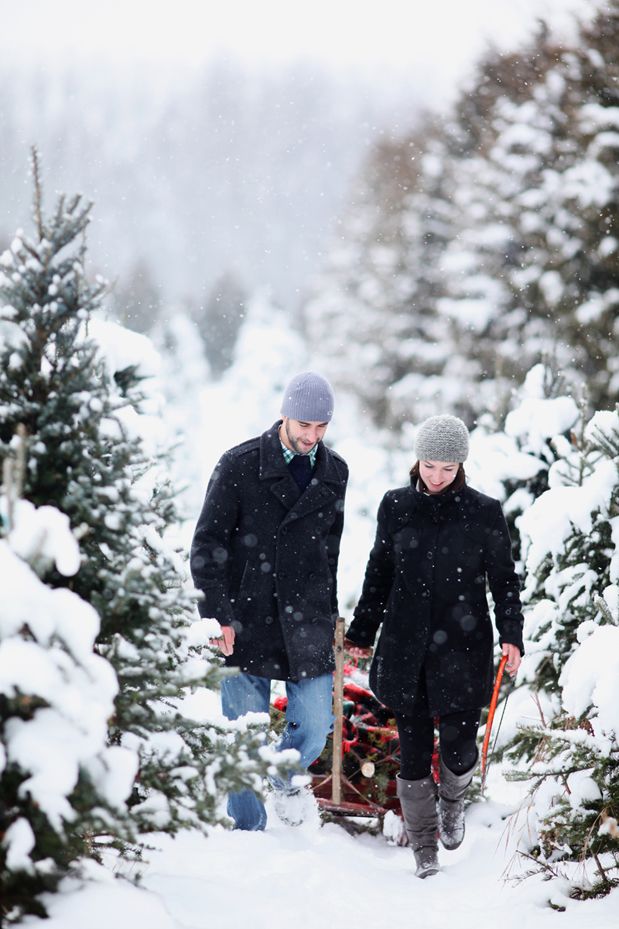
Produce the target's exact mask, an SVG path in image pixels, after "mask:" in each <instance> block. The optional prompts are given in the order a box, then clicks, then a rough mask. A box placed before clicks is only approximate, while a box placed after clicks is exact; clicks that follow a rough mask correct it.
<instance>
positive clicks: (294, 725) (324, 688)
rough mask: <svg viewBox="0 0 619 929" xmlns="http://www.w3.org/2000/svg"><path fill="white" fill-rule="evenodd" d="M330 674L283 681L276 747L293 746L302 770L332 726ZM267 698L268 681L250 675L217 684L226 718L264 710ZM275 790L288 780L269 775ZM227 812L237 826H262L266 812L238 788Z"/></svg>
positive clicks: (284, 787)
mask: <svg viewBox="0 0 619 929" xmlns="http://www.w3.org/2000/svg"><path fill="white" fill-rule="evenodd" d="M332 687H333V675H332V674H322V675H321V676H320V677H313V678H309V679H307V680H303V681H286V695H287V697H288V705H287V707H286V728H285V729H284V732H283V734H282V737H281V739H280V740H279V743H278V746H277V748H278V750H279V751H282V750H283V749H286V748H295V749H296V750H297V751H298V752H299V755H300V756H301V757H300V760H299V767H300V769H302V770H305V769H306V768H307V767H308V766H309V765H310V764H311V763H312V761H314V760H315V759H316V758H318V756H319V755H320V753H321V752H322V750H323V748H324V747H325V742H326V741H327V735H328V734H329V731H330V730H331V727H332V725H333V711H332V696H331V695H332ZM270 700H271V680H270V678H268V677H257V676H256V675H254V674H245V673H244V672H241V673H240V674H235V675H234V676H233V677H226V678H224V680H223V681H222V684H221V708H222V710H223V714H224V716H225V717H226V718H227V719H238V718H239V716H245V714H246V713H268V712H269V704H270ZM272 783H273V785H274V786H275V787H276V789H279V790H287V789H290V784H289V782H288V783H286V782H284V781H282V780H280V779H276V778H273V779H272ZM228 815H229V816H230V817H231V818H232V819H233V820H234V823H235V826H236V828H237V829H245V830H248V831H256V830H261V829H264V827H265V826H266V821H267V815H266V810H265V808H264V804H263V803H262V801H261V800H260V799H259V798H258V797H257V796H256V795H255V793H254V792H253V791H252V790H241V791H238V792H237V793H233V794H230V796H229V797H228Z"/></svg>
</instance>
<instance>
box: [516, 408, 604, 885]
mask: <svg viewBox="0 0 619 929" xmlns="http://www.w3.org/2000/svg"><path fill="white" fill-rule="evenodd" d="M618 525H619V412H617V411H614V412H609V411H604V412H598V413H596V414H595V415H594V416H593V418H592V419H591V420H590V421H589V422H588V424H587V425H586V427H585V429H584V431H583V435H582V444H581V445H580V447H576V448H573V447H572V448H570V449H566V450H565V455H564V456H562V457H561V458H560V459H559V460H557V461H556V462H555V463H554V464H553V465H552V466H551V468H550V472H549V489H548V490H547V491H546V492H545V493H544V494H542V495H541V496H540V497H539V498H538V499H537V500H536V501H535V503H534V504H533V505H532V506H531V507H530V508H529V509H528V510H526V512H525V513H524V514H523V515H522V516H521V517H520V520H519V527H520V530H521V533H522V537H523V548H524V554H525V559H526V561H525V566H526V584H525V590H524V600H525V602H526V604H527V606H528V610H527V626H526V631H527V636H526V638H527V655H526V656H525V659H524V664H523V680H524V683H525V686H527V687H528V688H530V689H531V690H532V691H533V693H534V694H535V699H536V702H537V705H538V708H539V715H540V718H539V721H538V722H532V723H530V724H525V725H522V727H521V728H520V730H519V732H518V734H517V736H516V738H515V739H514V741H513V742H512V744H511V745H510V746H509V747H508V749H507V755H508V757H510V758H511V759H512V760H513V761H514V770H513V774H512V776H513V777H515V778H517V779H526V780H532V801H531V809H532V814H533V815H532V817H530V819H529V823H528V827H529V829H528V834H529V837H530V836H531V835H532V836H533V838H532V840H531V839H530V840H529V845H530V846H532V849H530V850H532V852H533V854H534V856H536V857H537V858H538V860H539V861H540V863H542V864H543V865H544V866H548V865H552V864H553V863H554V862H556V861H558V860H565V861H582V860H587V859H593V861H594V863H595V866H594V868H593V871H594V872H596V873H593V871H592V872H591V873H590V874H589V881H590V883H592V884H593V885H594V886H595V888H596V889H597V890H601V891H603V890H607V889H609V888H610V887H611V886H612V885H614V884H617V883H619V848H618V847H617V842H616V839H614V838H613V836H612V829H611V828H610V826H611V825H612V823H613V822H616V820H617V819H618V818H619V741H618V739H619V716H618V714H617V707H618V706H619V699H618V698H619V691H618V689H617V682H618V681H619V659H618V658H617V655H618V654H619V652H618V649H617V647H618V646H619V628H618V627H619V612H618V610H619V583H618V582H619V554H618V547H619V533H618V531H617V527H618ZM589 889H590V888H589ZM582 890H583V892H586V891H587V888H586V887H583V888H582Z"/></svg>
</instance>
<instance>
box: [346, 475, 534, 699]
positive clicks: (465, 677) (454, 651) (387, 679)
mask: <svg viewBox="0 0 619 929" xmlns="http://www.w3.org/2000/svg"><path fill="white" fill-rule="evenodd" d="M486 580H487V581H488V582H489V585H490V591H491V593H492V597H493V600H494V612H495V622H496V626H497V629H498V631H499V637H500V642H501V644H502V643H504V642H507V643H512V644H514V645H517V646H518V648H519V649H520V651H521V653H522V652H523V651H524V649H523V644H522V615H521V612H520V598H519V583H518V578H517V576H516V574H515V571H514V563H513V560H512V555H511V544H510V538H509V531H508V528H507V524H506V522H505V518H504V516H503V512H502V510H501V505H500V503H499V502H498V500H493V499H492V498H491V497H487V496H485V495H484V494H481V493H479V492H477V491H475V490H473V489H472V488H470V487H467V486H466V485H464V486H463V487H462V488H460V489H459V490H451V491H450V490H447V491H446V492H445V493H443V494H439V495H434V496H432V495H429V494H424V493H422V492H421V491H420V490H417V489H416V488H415V487H402V488H400V489H397V490H390V491H388V492H387V493H386V494H385V496H384V497H383V500H382V503H381V505H380V508H379V511H378V528H377V532H376V540H375V542H374V547H373V549H372V552H371V553H370V558H369V562H368V566H367V569H366V574H365V581H364V584H363V591H362V594H361V599H360V601H359V604H358V606H357V609H356V610H355V615H354V620H353V622H352V624H351V626H350V628H349V630H348V633H347V635H348V638H349V639H350V641H351V642H353V643H354V644H356V645H360V646H370V645H373V643H374V639H375V636H376V632H377V630H378V628H379V626H380V625H381V623H382V630H381V634H380V639H379V642H378V646H377V648H376V653H375V657H374V661H373V662H372V667H371V670H370V686H371V687H372V689H373V691H374V693H375V694H376V696H377V697H378V698H379V699H380V700H382V702H383V703H385V704H387V706H389V707H391V709H393V710H395V711H396V712H398V713H401V714H406V713H409V712H410V711H411V709H412V706H413V702H414V700H415V696H416V693H417V685H418V681H419V676H420V671H421V669H422V667H423V668H424V669H425V676H426V684H427V692H428V703H429V709H430V712H431V713H432V715H441V714H445V713H453V712H457V711H459V710H466V709H473V708H475V707H481V706H484V705H485V704H486V703H487V702H488V700H489V699H490V695H491V691H492V678H493V666H492V658H493V630H492V623H491V621H490V616H489V611H488V602H487V596H486Z"/></svg>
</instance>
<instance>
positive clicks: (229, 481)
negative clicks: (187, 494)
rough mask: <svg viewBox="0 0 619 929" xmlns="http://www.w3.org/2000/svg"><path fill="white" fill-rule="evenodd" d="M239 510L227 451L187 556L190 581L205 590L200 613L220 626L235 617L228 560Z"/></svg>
mask: <svg viewBox="0 0 619 929" xmlns="http://www.w3.org/2000/svg"><path fill="white" fill-rule="evenodd" d="M238 511H239V495H238V476H237V475H236V469H235V468H234V462H233V461H232V460H231V459H230V457H229V455H228V454H227V453H226V454H225V455H223V456H222V458H221V459H220V461H219V462H218V464H217V467H216V468H215V470H214V471H213V474H212V476H211V479H210V481H209V483H208V487H207V490H206V497H205V499H204V504H203V506H202V512H201V513H200V518H199V519H198V524H197V526H196V531H195V533H194V536H193V541H192V543H191V556H190V567H191V576H192V578H193V583H194V585H195V587H196V588H197V590H200V591H201V592H202V593H203V594H204V598H203V599H201V600H199V601H198V610H199V613H200V616H203V617H207V616H208V617H214V618H215V619H217V620H218V622H219V623H220V625H222V626H230V625H232V622H233V620H234V613H233V610H232V606H231V604H230V592H229V563H230V561H231V558H232V546H231V540H232V535H233V533H234V531H235V529H236V526H237V522H238Z"/></svg>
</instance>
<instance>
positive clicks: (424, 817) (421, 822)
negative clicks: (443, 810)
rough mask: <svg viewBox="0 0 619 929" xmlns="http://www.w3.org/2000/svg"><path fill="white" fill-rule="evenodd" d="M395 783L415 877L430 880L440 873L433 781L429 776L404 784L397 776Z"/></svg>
mask: <svg viewBox="0 0 619 929" xmlns="http://www.w3.org/2000/svg"><path fill="white" fill-rule="evenodd" d="M396 783H397V790H398V798H399V800H400V805H401V807H402V815H403V816H404V823H405V825H406V834H407V836H408V841H409V843H410V846H411V848H412V850H413V852H414V854H415V862H416V864H417V870H416V871H415V874H416V875H417V877H421V878H424V877H429V876H430V875H431V874H436V872H437V871H438V870H439V864H438V841H437V831H438V816H437V812H436V787H435V784H434V781H433V779H432V778H431V777H422V778H421V779H420V780H418V781H407V780H405V779H404V778H402V777H400V776H399V775H398V777H397V781H396Z"/></svg>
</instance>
